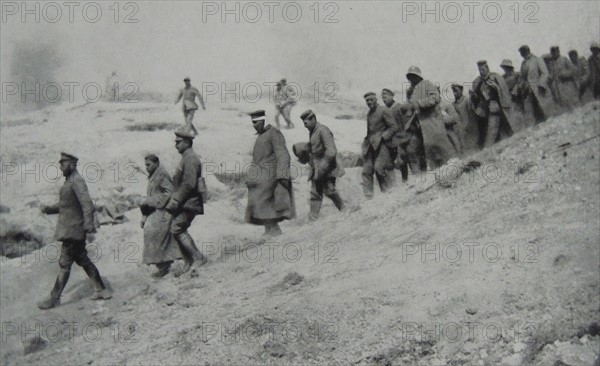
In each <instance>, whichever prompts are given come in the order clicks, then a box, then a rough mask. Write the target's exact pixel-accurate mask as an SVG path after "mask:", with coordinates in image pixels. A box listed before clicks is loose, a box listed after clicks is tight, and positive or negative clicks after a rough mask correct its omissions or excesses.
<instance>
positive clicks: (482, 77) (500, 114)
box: [471, 61, 513, 148]
mask: <svg viewBox="0 0 600 366" xmlns="http://www.w3.org/2000/svg"><path fill="white" fill-rule="evenodd" d="M477 67H478V69H479V76H478V77H477V78H476V79H475V80H474V81H473V97H472V98H471V99H472V102H473V105H474V107H475V114H477V116H478V117H480V118H481V119H482V120H481V122H483V123H484V126H485V128H483V130H484V131H485V137H484V140H483V147H484V148H485V147H488V146H491V145H492V144H494V143H495V142H496V141H498V140H499V139H500V137H501V136H510V135H512V133H513V129H512V127H511V125H510V123H511V121H510V105H511V100H510V93H509V91H508V87H507V86H506V83H505V81H504V78H503V77H502V76H500V75H498V74H496V73H495V72H490V69H489V66H488V64H487V62H486V61H478V62H477Z"/></svg>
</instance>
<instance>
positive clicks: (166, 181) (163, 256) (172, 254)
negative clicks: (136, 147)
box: [141, 165, 182, 264]
mask: <svg viewBox="0 0 600 366" xmlns="http://www.w3.org/2000/svg"><path fill="white" fill-rule="evenodd" d="M172 192H173V183H172V182H171V177H169V174H168V173H167V171H166V170H165V169H164V168H163V167H162V166H161V165H159V166H158V168H156V170H155V171H154V173H152V175H151V176H149V177H148V188H147V190H146V194H147V197H146V199H145V200H144V203H143V204H142V206H141V208H142V213H143V214H144V216H146V224H145V225H144V251H143V255H142V259H143V262H144V263H145V264H155V263H161V262H166V261H172V260H175V259H179V258H181V257H182V255H181V251H180V250H179V245H178V244H177V241H176V240H175V237H174V236H173V235H171V232H170V231H169V227H170V226H171V220H172V216H171V215H170V214H169V213H168V212H167V211H165V210H164V208H165V206H166V204H167V202H168V201H169V196H170V195H171V193H172Z"/></svg>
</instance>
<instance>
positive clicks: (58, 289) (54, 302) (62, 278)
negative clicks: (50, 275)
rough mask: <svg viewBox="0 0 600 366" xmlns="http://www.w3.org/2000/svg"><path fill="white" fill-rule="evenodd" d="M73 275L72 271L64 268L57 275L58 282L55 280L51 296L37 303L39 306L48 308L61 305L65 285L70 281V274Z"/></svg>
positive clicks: (43, 308) (44, 308)
mask: <svg viewBox="0 0 600 366" xmlns="http://www.w3.org/2000/svg"><path fill="white" fill-rule="evenodd" d="M70 275H71V271H70V270H68V271H65V270H62V269H61V271H60V273H59V274H58V276H57V277H56V282H54V288H53V289H52V292H51V293H50V297H48V298H46V299H44V300H42V301H40V302H38V303H37V307H38V308H40V309H42V310H46V309H52V308H54V307H57V306H58V305H60V296H61V295H62V292H63V290H64V289H65V286H67V282H68V281H69V276H70Z"/></svg>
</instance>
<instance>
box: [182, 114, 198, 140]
mask: <svg viewBox="0 0 600 366" xmlns="http://www.w3.org/2000/svg"><path fill="white" fill-rule="evenodd" d="M195 113H196V110H195V109H190V110H188V111H187V115H186V117H185V126H186V128H187V130H188V131H193V132H194V135H197V134H198V130H197V129H196V127H195V126H194V124H193V123H192V120H193V119H194V114H195Z"/></svg>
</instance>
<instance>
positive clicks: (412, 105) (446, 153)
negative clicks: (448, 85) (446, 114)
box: [403, 66, 456, 168]
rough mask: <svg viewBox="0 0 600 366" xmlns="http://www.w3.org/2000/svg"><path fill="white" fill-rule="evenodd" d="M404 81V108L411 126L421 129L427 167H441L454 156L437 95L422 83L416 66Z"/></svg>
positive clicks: (431, 84)
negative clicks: (406, 88)
mask: <svg viewBox="0 0 600 366" xmlns="http://www.w3.org/2000/svg"><path fill="white" fill-rule="evenodd" d="M406 78H407V79H408V81H409V82H410V87H409V88H408V90H407V92H406V94H407V97H408V102H407V103H405V104H403V107H404V108H406V109H407V111H408V112H409V113H411V116H412V117H411V121H412V122H411V123H414V122H418V123H419V125H420V127H421V133H422V135H423V147H424V153H425V158H426V159H427V164H428V165H429V166H430V167H431V168H437V167H440V166H442V165H443V164H444V163H446V161H448V159H450V158H451V157H452V156H454V155H455V154H456V149H454V147H453V146H452V144H451V143H450V140H448V135H447V134H446V128H445V127H444V122H443V119H442V114H441V111H440V106H439V104H440V101H441V97H440V93H439V92H438V90H437V88H436V86H435V85H434V84H433V83H432V82H430V81H428V80H423V77H422V76H421V70H420V69H419V68H418V67H416V66H411V67H410V68H409V69H408V72H407V73H406Z"/></svg>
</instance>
